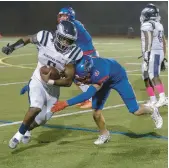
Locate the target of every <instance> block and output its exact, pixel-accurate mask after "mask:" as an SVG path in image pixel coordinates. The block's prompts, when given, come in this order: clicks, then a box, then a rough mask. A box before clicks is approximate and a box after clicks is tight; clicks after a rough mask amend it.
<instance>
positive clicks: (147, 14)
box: [140, 3, 161, 23]
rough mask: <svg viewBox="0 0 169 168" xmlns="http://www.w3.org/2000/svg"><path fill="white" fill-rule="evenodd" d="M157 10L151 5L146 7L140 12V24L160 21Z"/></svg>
mask: <svg viewBox="0 0 169 168" xmlns="http://www.w3.org/2000/svg"><path fill="white" fill-rule="evenodd" d="M160 19H161V17H160V15H159V9H158V8H157V7H156V6H155V5H154V4H152V3H149V4H147V5H146V7H145V8H144V9H143V10H142V11H141V16H140V22H141V23H143V22H145V21H148V20H155V21H160Z"/></svg>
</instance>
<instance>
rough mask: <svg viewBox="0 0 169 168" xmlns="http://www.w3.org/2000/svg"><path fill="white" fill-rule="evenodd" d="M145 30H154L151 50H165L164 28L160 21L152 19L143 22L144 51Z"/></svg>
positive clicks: (143, 41) (142, 39)
mask: <svg viewBox="0 0 169 168" xmlns="http://www.w3.org/2000/svg"><path fill="white" fill-rule="evenodd" d="M143 31H151V32H153V40H152V46H151V50H163V35H164V28H163V25H162V24H161V23H160V22H157V21H153V20H151V21H147V22H144V23H142V24H141V43H142V52H145V37H144V33H143Z"/></svg>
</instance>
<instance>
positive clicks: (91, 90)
mask: <svg viewBox="0 0 169 168" xmlns="http://www.w3.org/2000/svg"><path fill="white" fill-rule="evenodd" d="M101 87H102V85H98V84H93V85H91V86H90V87H89V88H88V90H87V91H86V92H83V93H81V94H80V95H78V96H76V97H73V98H71V99H69V100H67V101H58V102H56V104H55V105H54V106H53V107H52V109H51V111H52V112H53V113H55V112H58V111H61V110H63V109H64V108H66V107H67V106H72V105H74V104H77V103H81V102H83V101H85V100H88V99H89V98H91V97H92V96H94V95H95V94H96V92H97V91H98V90H99V89H100V88H101Z"/></svg>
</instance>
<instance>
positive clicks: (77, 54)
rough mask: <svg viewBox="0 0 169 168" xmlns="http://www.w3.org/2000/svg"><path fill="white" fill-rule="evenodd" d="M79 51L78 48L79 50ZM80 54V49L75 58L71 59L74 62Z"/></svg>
mask: <svg viewBox="0 0 169 168" xmlns="http://www.w3.org/2000/svg"><path fill="white" fill-rule="evenodd" d="M79 49H80V48H79ZM80 52H81V49H80V50H79V51H78V52H77V54H76V55H75V57H74V58H73V60H74V61H76V58H77V57H78V56H79V53H80Z"/></svg>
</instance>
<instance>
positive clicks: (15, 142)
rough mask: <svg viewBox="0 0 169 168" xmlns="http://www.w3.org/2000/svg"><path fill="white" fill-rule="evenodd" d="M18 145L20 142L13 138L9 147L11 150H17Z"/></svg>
mask: <svg viewBox="0 0 169 168" xmlns="http://www.w3.org/2000/svg"><path fill="white" fill-rule="evenodd" d="M18 144H19V141H18V140H17V139H16V138H12V139H11V140H10V141H9V144H8V146H9V147H10V148H11V149H15V148H16V147H17V145H18Z"/></svg>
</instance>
